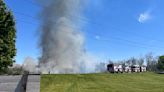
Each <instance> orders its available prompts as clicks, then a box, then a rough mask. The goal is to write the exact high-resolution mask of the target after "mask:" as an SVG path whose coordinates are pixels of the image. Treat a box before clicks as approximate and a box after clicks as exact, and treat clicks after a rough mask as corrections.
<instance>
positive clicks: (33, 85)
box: [26, 75, 40, 92]
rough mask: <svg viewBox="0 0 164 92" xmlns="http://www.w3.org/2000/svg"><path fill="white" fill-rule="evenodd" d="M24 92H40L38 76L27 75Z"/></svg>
mask: <svg viewBox="0 0 164 92" xmlns="http://www.w3.org/2000/svg"><path fill="white" fill-rule="evenodd" d="M26 92H40V75H29V76H28V79H27V86H26Z"/></svg>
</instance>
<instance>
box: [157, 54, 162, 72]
mask: <svg viewBox="0 0 164 92" xmlns="http://www.w3.org/2000/svg"><path fill="white" fill-rule="evenodd" d="M157 67H158V69H159V70H161V71H164V55H163V56H160V57H159V59H158V64H157Z"/></svg>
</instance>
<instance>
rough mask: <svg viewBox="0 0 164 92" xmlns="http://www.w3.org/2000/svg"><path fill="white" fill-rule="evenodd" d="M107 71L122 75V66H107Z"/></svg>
mask: <svg viewBox="0 0 164 92" xmlns="http://www.w3.org/2000/svg"><path fill="white" fill-rule="evenodd" d="M107 70H108V71H109V72H111V73H119V72H120V73H123V68H122V65H117V64H108V65H107Z"/></svg>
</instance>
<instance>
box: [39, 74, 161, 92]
mask: <svg viewBox="0 0 164 92" xmlns="http://www.w3.org/2000/svg"><path fill="white" fill-rule="evenodd" d="M40 92H164V75H159V74H155V73H149V72H147V73H131V74H128V73H125V74H108V73H101V74H56V75H42V76H41V89H40Z"/></svg>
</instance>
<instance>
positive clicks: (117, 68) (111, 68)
mask: <svg viewBox="0 0 164 92" xmlns="http://www.w3.org/2000/svg"><path fill="white" fill-rule="evenodd" d="M107 71H108V72H110V73H119V72H120V73H123V72H126V73H130V72H146V66H144V65H143V66H139V65H132V66H128V65H126V66H124V67H123V66H122V65H119V64H108V65H107Z"/></svg>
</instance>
